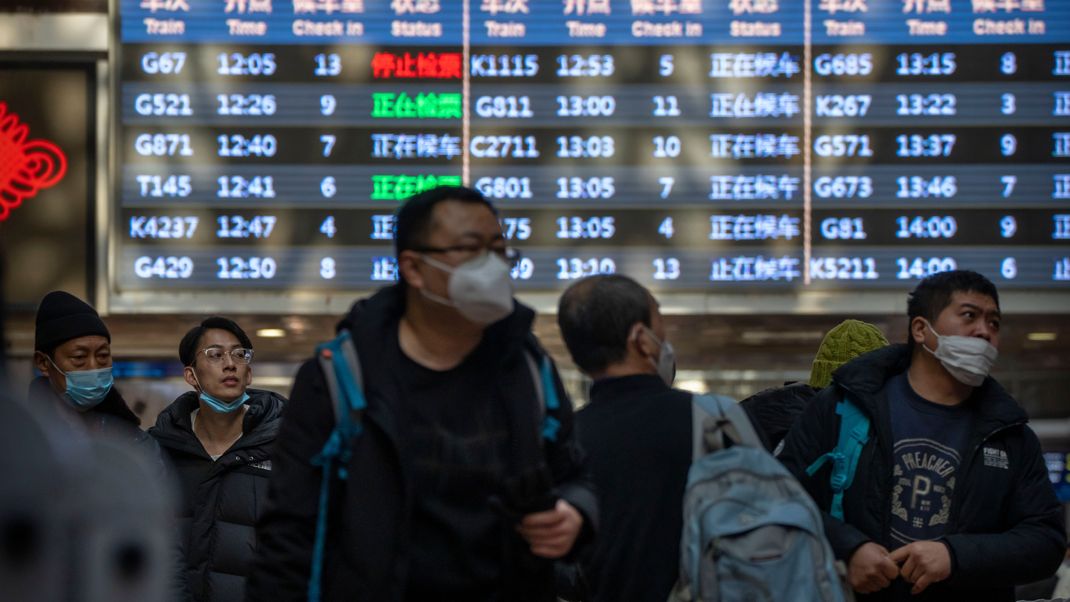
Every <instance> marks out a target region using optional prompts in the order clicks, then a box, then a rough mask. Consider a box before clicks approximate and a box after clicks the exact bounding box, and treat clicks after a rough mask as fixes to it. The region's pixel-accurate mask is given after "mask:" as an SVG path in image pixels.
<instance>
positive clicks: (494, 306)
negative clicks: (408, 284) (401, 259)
mask: <svg viewBox="0 0 1070 602" xmlns="http://www.w3.org/2000/svg"><path fill="white" fill-rule="evenodd" d="M421 258H422V259H423V260H424V261H426V262H427V263H428V265H431V266H432V267H435V268H438V269H440V270H442V271H443V272H446V273H447V274H449V275H450V278H449V284H447V286H446V290H447V291H448V292H449V299H446V298H444V297H441V296H439V295H436V294H434V293H432V292H430V291H428V290H427V289H420V293H421V294H422V295H423V296H424V297H427V298H428V299H430V300H432V301H434V302H436V303H441V304H443V305H448V306H450V307H452V308H454V309H456V310H457V311H459V312H460V313H461V315H462V316H464V317H465V318H468V320H469V321H471V322H472V323H474V324H478V325H480V326H486V325H488V324H493V323H494V322H497V321H498V320H501V319H502V318H504V317H506V316H508V315H509V314H511V313H513V280H512V279H511V278H510V277H509V266H508V264H506V263H505V261H503V260H502V258H501V257H498V256H497V255H496V254H494V253H484V254H482V255H480V256H479V257H476V258H475V259H472V260H470V261H466V262H464V263H462V264H461V265H459V266H457V267H453V266H451V265H448V264H445V263H442V262H441V261H438V260H437V259H434V258H431V257H428V256H426V255H422V256H421Z"/></svg>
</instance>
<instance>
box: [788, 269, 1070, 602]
mask: <svg viewBox="0 0 1070 602" xmlns="http://www.w3.org/2000/svg"><path fill="white" fill-rule="evenodd" d="M907 313H908V317H909V319H910V326H909V331H908V337H909V338H908V344H907V345H892V346H889V347H885V348H883V349H878V350H876V351H873V352H870V353H867V354H865V355H862V356H860V357H858V358H857V359H855V360H853V361H851V362H848V363H847V364H845V365H844V366H843V367H841V368H840V369H839V370H837V371H836V372H835V373H834V374H833V375H832V384H831V385H830V386H828V387H826V388H825V389H823V390H822V391H821V393H820V394H819V395H818V397H817V399H816V400H815V401H814V402H813V403H812V404H810V406H809V407H808V408H807V409H806V411H804V412H803V414H802V416H801V417H800V418H799V420H798V421H796V422H795V425H794V426H793V427H792V429H791V431H790V432H789V433H788V436H787V439H786V440H785V445H784V450H783V452H782V453H781V455H780V460H781V461H782V462H783V463H784V465H785V466H787V467H788V468H789V469H790V470H791V471H792V472H793V473H794V474H795V476H796V477H797V478H798V479H799V481H800V482H801V483H802V484H803V485H804V486H805V487H806V488H807V490H808V491H809V493H810V495H811V496H813V498H814V500H815V501H816V502H817V504H818V506H819V507H820V508H821V509H822V510H823V511H824V512H825V516H824V523H825V532H826V533H827V534H828V537H829V541H830V542H831V543H832V547H833V550H834V551H835V553H836V557H837V558H839V559H841V560H843V561H845V562H847V563H848V577H849V579H850V583H851V586H852V587H853V588H854V590H855V591H856V592H858V593H860V594H870V595H863V596H861V597H860V598H859V600H860V601H861V600H888V601H900V600H902V601H907V600H910V601H913V600H918V601H930V600H931V601H934V602H935V601H944V600H970V601H971V602H1009V601H1012V600H1014V599H1015V598H1014V586H1015V585H1017V584H1021V583H1028V582H1031V581H1036V580H1038V579H1041V578H1044V577H1046V576H1049V575H1051V574H1052V573H1054V572H1055V570H1056V568H1057V567H1058V566H1059V563H1060V562H1061V561H1062V558H1063V554H1064V552H1065V550H1066V534H1065V532H1064V531H1063V517H1062V512H1063V511H1062V507H1061V506H1060V505H1059V502H1058V500H1057V499H1056V497H1055V490H1054V488H1053V487H1052V485H1051V482H1050V481H1049V480H1048V471H1047V469H1046V467H1045V464H1044V459H1043V457H1042V455H1041V451H1040V442H1039V441H1038V440H1037V436H1036V435H1035V434H1034V433H1033V431H1032V430H1031V429H1030V428H1029V427H1028V426H1027V425H1026V422H1027V417H1026V414H1025V412H1024V411H1023V410H1022V408H1021V407H1020V406H1019V405H1018V403H1017V402H1015V400H1014V399H1013V398H1011V396H1010V395H1009V394H1008V393H1007V392H1006V391H1005V390H1004V389H1003V387H1001V386H1000V385H999V383H997V382H996V381H995V379H993V378H992V377H991V376H989V372H990V370H991V369H992V367H993V365H994V364H995V362H996V358H997V356H998V351H997V349H998V347H999V340H1000V326H1001V312H1000V307H999V293H998V292H997V291H996V287H995V285H993V284H992V282H990V281H989V280H988V279H987V278H985V277H984V276H982V275H980V274H978V273H976V272H970V271H952V272H944V273H940V274H936V275H933V276H930V277H928V278H926V279H925V280H923V281H922V282H921V283H919V284H918V286H917V288H915V289H914V291H913V292H912V293H911V294H910V297H909V300H908V303H907ZM845 467H850V469H849V470H848V469H845ZM834 476H838V477H845V478H833V477H834ZM845 486H846V487H845Z"/></svg>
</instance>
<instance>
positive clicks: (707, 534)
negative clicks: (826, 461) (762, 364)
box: [669, 396, 854, 602]
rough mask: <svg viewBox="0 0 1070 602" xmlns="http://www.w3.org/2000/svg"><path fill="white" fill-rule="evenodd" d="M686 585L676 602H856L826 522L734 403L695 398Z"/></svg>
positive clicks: (684, 548)
mask: <svg viewBox="0 0 1070 602" xmlns="http://www.w3.org/2000/svg"><path fill="white" fill-rule="evenodd" d="M692 425H693V428H692V431H693V461H692V464H691V469H690V472H689V473H688V479H687V488H686V490H685V493H684V522H683V533H682V535H681V541H680V580H679V581H678V583H677V586H676V588H675V589H674V591H673V593H672V595H671V596H670V598H669V599H670V600H671V601H702V602H719V601H728V600H732V601H736V600H748V601H754V602H759V601H769V602H774V601H776V602H783V601H806V602H813V601H828V602H845V601H849V600H853V599H854V598H853V594H852V593H851V590H850V587H848V586H847V585H846V582H845V579H844V572H845V571H844V568H843V564H842V563H836V562H835V559H834V556H833V553H832V548H831V547H830V546H829V543H828V541H827V540H826V539H825V535H824V527H823V526H822V519H821V513H820V512H819V510H818V508H817V505H816V504H814V502H813V500H812V499H810V496H809V495H807V493H806V490H805V489H803V487H802V485H800V484H799V482H798V481H797V480H795V478H794V477H793V476H792V475H791V473H790V472H788V470H787V469H786V468H784V466H783V465H782V464H781V463H780V462H779V461H777V460H776V459H775V458H774V457H773V456H772V455H771V454H769V452H768V451H766V450H765V448H764V447H763V446H762V444H761V440H760V439H759V438H758V435H757V433H756V432H755V431H754V427H753V426H752V425H751V423H750V420H749V419H748V418H747V415H746V413H745V412H744V411H743V408H741V407H740V406H739V405H738V404H737V403H736V402H735V401H733V400H731V399H728V398H726V397H722V396H701V397H695V399H694V403H693V404H692Z"/></svg>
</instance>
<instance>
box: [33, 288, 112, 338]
mask: <svg viewBox="0 0 1070 602" xmlns="http://www.w3.org/2000/svg"><path fill="white" fill-rule="evenodd" d="M89 335H100V336H102V337H104V338H106V339H108V341H109V342H110V341H111V333H109V332H108V327H107V326H105V325H104V321H103V320H101V319H100V315H99V314H97V310H95V309H93V307H92V306H91V305H89V304H88V303H86V302H85V301H82V300H81V299H79V298H78V297H75V296H74V295H72V294H70V293H67V292H64V291H52V292H51V293H48V294H47V295H45V298H44V299H41V304H40V305H39V306H38V307H37V332H36V334H35V336H34V342H33V348H34V349H36V350H37V351H44V352H46V353H47V352H50V351H52V350H53V349H55V348H56V347H57V346H59V345H61V344H63V343H65V342H67V341H69V340H71V339H76V338H78V337H84V336H89Z"/></svg>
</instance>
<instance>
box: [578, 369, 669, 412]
mask: <svg viewBox="0 0 1070 602" xmlns="http://www.w3.org/2000/svg"><path fill="white" fill-rule="evenodd" d="M670 390H671V389H670V388H669V386H668V385H666V384H665V381H663V380H661V377H660V376H658V375H657V374H630V375H628V376H614V377H610V378H602V379H599V380H596V381H594V384H593V385H591V404H592V405H593V404H596V403H604V402H608V403H612V402H613V400H615V399H621V398H632V397H642V398H644V399H646V398H649V397H650V396H652V395H658V394H660V393H665V392H668V391H670Z"/></svg>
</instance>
